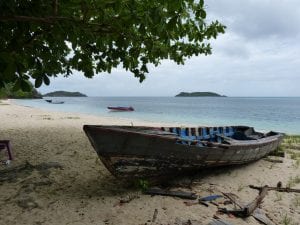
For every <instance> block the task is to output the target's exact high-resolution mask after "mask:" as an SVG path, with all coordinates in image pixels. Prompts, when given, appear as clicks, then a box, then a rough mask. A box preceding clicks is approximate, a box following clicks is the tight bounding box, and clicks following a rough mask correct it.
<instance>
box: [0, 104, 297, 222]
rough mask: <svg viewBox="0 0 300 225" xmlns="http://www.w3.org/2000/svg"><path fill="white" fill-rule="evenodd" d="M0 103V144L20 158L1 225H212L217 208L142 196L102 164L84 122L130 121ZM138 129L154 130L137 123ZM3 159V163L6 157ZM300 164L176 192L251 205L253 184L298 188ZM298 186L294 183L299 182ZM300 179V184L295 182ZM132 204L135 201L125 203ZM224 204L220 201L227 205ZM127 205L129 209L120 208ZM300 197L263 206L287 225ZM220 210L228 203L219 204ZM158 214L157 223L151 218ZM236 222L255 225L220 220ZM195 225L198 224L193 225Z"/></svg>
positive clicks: (3, 198) (0, 181) (8, 175)
mask: <svg viewBox="0 0 300 225" xmlns="http://www.w3.org/2000/svg"><path fill="white" fill-rule="evenodd" d="M2 103H3V104H0V115H1V126H0V137H1V138H0V139H8V140H10V141H11V143H12V146H13V148H12V151H13V156H14V160H13V161H12V162H11V164H10V165H9V166H4V165H0V193H1V194H0V205H1V208H0V218H1V222H2V221H3V224H7V225H12V224H26V225H27V224H28V225H29V224H35V225H41V224H47V225H48V224H50V225H52V224H53V225H54V224H72V225H73V224H75V225H81V224H91V225H96V224H97V225H99V224H101V225H102V224H105V225H119V224H121V225H141V224H143V225H144V224H148V225H150V224H152V225H154V224H155V225H159V224H163V225H167V224H172V225H173V224H176V221H177V222H178V221H183V222H186V221H188V220H190V221H192V224H194V223H193V221H198V224H203V225H206V224H208V223H209V222H210V221H211V220H212V218H213V216H214V215H215V214H216V211H217V207H216V206H215V205H212V204H209V207H205V206H203V205H200V204H194V205H191V206H187V205H186V204H185V203H184V202H185V200H182V199H179V198H173V197H167V196H154V197H151V196H149V195H143V194H142V193H141V191H140V189H137V188H133V187H128V186H126V182H125V183H124V182H121V181H120V180H118V179H116V178H114V177H113V176H112V175H111V174H110V173H109V172H108V171H107V169H106V168H105V167H104V166H103V164H102V163H101V162H100V160H99V158H98V156H97V154H96V153H95V151H94V149H93V148H92V146H91V145H90V143H89V141H88V138H87V137H86V136H85V134H84V132H83V130H82V125H83V124H103V125H108V124H123V125H131V124H129V123H130V120H124V119H110V118H109V119H108V118H103V117H97V116H89V115H82V114H77V113H61V112H52V111H51V112H49V111H46V110H40V109H38V108H30V107H25V106H19V105H14V104H12V103H11V102H9V101H7V102H5V101H2ZM134 123H136V124H135V125H153V126H154V125H155V124H153V123H147V122H146V123H145V122H143V121H135V122H134ZM157 126H161V124H157ZM0 153H1V155H0V156H1V160H2V159H3V157H4V154H3V152H2V151H1V152H0ZM296 162H297V161H295V160H294V159H291V156H290V155H289V154H286V156H285V158H284V159H283V163H271V162H267V161H265V160H259V161H256V162H253V163H250V164H247V165H242V166H237V167H227V168H219V169H215V170H203V171H202V172H201V173H199V174H198V175H197V176H194V177H192V178H189V177H185V178H183V179H178V180H175V181H172V183H173V187H175V188H177V189H180V190H183V191H187V192H194V193H196V194H198V195H200V196H207V195H211V194H221V193H222V192H225V193H229V192H230V193H234V194H236V195H238V196H239V198H240V199H241V201H243V202H246V203H248V202H250V201H252V200H253V199H254V198H255V197H256V196H257V194H258V192H257V191H256V190H253V189H250V188H248V185H250V184H252V185H257V186H261V185H269V186H276V184H277V183H278V181H281V182H282V184H283V187H285V186H286V185H288V184H290V185H293V186H292V187H293V188H300V182H298V180H297V179H299V178H300V169H299V167H297V164H296ZM293 181H294V183H291V182H293ZM296 181H297V182H296ZM126 199H127V200H128V199H130V200H129V201H128V202H127V203H126ZM224 200H225V199H224V198H221V200H220V204H221V202H223V201H224ZM121 202H125V203H121ZM299 202H300V197H299V194H297V193H280V192H275V191H270V192H268V195H267V196H266V198H265V199H264V202H263V203H262V204H261V208H262V209H263V210H264V211H266V212H267V214H268V216H269V218H270V219H272V220H273V221H274V222H275V223H276V224H280V223H283V222H282V221H283V220H284V219H285V218H286V219H290V220H291V224H292V222H293V223H294V224H297V223H298V224H299V221H300V204H299ZM221 206H222V205H221ZM155 210H157V212H158V213H157V218H156V220H155V221H154V222H152V219H153V213H154V212H155ZM218 217H220V218H221V219H223V220H225V221H228V222H230V223H232V224H241V225H246V224H250V225H257V224H259V223H258V222H257V221H256V220H255V219H254V218H253V217H248V218H246V219H244V220H243V219H239V218H230V217H228V216H227V215H218ZM177 224H180V225H181V224H182V223H177ZM195 224H197V223H196V222H195Z"/></svg>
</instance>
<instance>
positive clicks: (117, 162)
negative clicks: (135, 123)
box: [83, 125, 283, 179]
mask: <svg viewBox="0 0 300 225" xmlns="http://www.w3.org/2000/svg"><path fill="white" fill-rule="evenodd" d="M83 129H84V131H85V133H86V134H87V136H88V138H89V140H90V142H91V144H92V146H93V147H94V149H95V150H96V152H97V154H98V156H99V158H100V159H101V161H102V162H103V164H104V165H105V166H106V168H107V169H108V170H109V171H110V172H111V173H112V174H113V175H114V176H116V177H120V178H126V179H132V178H158V177H165V176H170V175H176V174H179V173H186V172H191V171H198V170H201V169H203V168H207V167H217V166H226V165H235V164H244V163H248V162H251V161H255V160H258V159H260V158H262V157H264V156H266V155H268V154H269V153H270V152H272V151H274V150H275V149H276V148H277V147H278V145H279V144H280V142H281V140H282V137H283V135H282V134H279V133H278V134H275V135H272V136H270V137H265V138H261V139H259V140H245V141H239V142H235V143H234V144H229V145H228V144H220V143H216V144H213V145H211V144H208V145H207V146H201V147H199V146H197V145H190V144H182V143H179V142H178V135H175V134H174V135H172V134H162V135H161V134H160V131H159V129H160V128H152V129H154V131H157V134H156V133H155V132H154V133H153V132H152V133H151V132H150V133H149V132H141V131H140V130H143V129H144V130H151V129H149V128H146V127H139V128H137V130H136V129H134V130H131V129H130V127H113V126H95V125H85V126H84V128H83Z"/></svg>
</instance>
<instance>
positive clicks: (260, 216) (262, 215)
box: [252, 208, 276, 225]
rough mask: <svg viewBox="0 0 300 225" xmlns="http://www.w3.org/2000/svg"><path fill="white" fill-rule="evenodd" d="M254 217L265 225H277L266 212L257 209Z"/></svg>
mask: <svg viewBox="0 0 300 225" xmlns="http://www.w3.org/2000/svg"><path fill="white" fill-rule="evenodd" d="M252 216H253V217H254V218H255V219H256V220H258V221H259V222H261V223H263V224H265V225H276V224H275V223H274V222H273V221H272V220H270V219H269V218H268V217H267V216H266V213H265V211H264V210H262V209H260V208H257V209H255V210H254V212H253V214H252Z"/></svg>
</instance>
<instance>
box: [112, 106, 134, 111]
mask: <svg viewBox="0 0 300 225" xmlns="http://www.w3.org/2000/svg"><path fill="white" fill-rule="evenodd" d="M107 108H108V109H110V110H111V111H116V112H123V111H134V108H133V107H131V106H129V107H123V106H116V107H113V106H108V107H107Z"/></svg>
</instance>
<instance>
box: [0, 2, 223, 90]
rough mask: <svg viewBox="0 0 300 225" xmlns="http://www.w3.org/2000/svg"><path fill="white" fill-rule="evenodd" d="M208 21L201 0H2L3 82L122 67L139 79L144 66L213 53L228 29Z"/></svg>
mask: <svg viewBox="0 0 300 225" xmlns="http://www.w3.org/2000/svg"><path fill="white" fill-rule="evenodd" d="M224 29H225V26H224V25H222V24H221V23H219V22H218V21H213V22H210V23H209V24H207V22H206V11H205V7H204V1H203V0H199V1H198V0H197V1H194V0H177V1H174V0H64V1H62V0H60V1H59V0H52V1H49V0H31V1H29V0H11V1H0V32H1V36H0V86H4V84H5V83H10V82H13V83H15V89H18V88H22V89H23V90H28V89H29V86H28V82H26V81H27V80H28V79H29V78H30V77H31V78H33V79H34V80H35V87H40V86H41V85H42V83H45V84H46V85H49V83H50V80H49V77H53V76H57V75H58V74H63V75H64V76H68V75H70V74H72V70H78V71H82V72H83V73H84V75H85V76H86V77H88V78H91V77H93V76H94V74H95V73H101V72H109V73H110V72H111V70H112V68H114V67H117V66H122V67H123V68H125V69H126V70H129V71H131V72H132V73H133V74H134V76H135V77H137V78H139V80H140V82H142V81H143V80H144V79H145V74H146V73H148V68H147V65H149V64H154V65H155V66H157V65H158V64H159V63H160V61H161V60H163V59H170V60H173V61H175V62H176V63H178V64H183V63H184V60H185V59H186V58H187V57H191V56H193V55H199V54H205V55H207V54H211V46H210V44H209V42H208V40H209V39H211V38H216V37H217V35H218V34H219V33H224Z"/></svg>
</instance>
